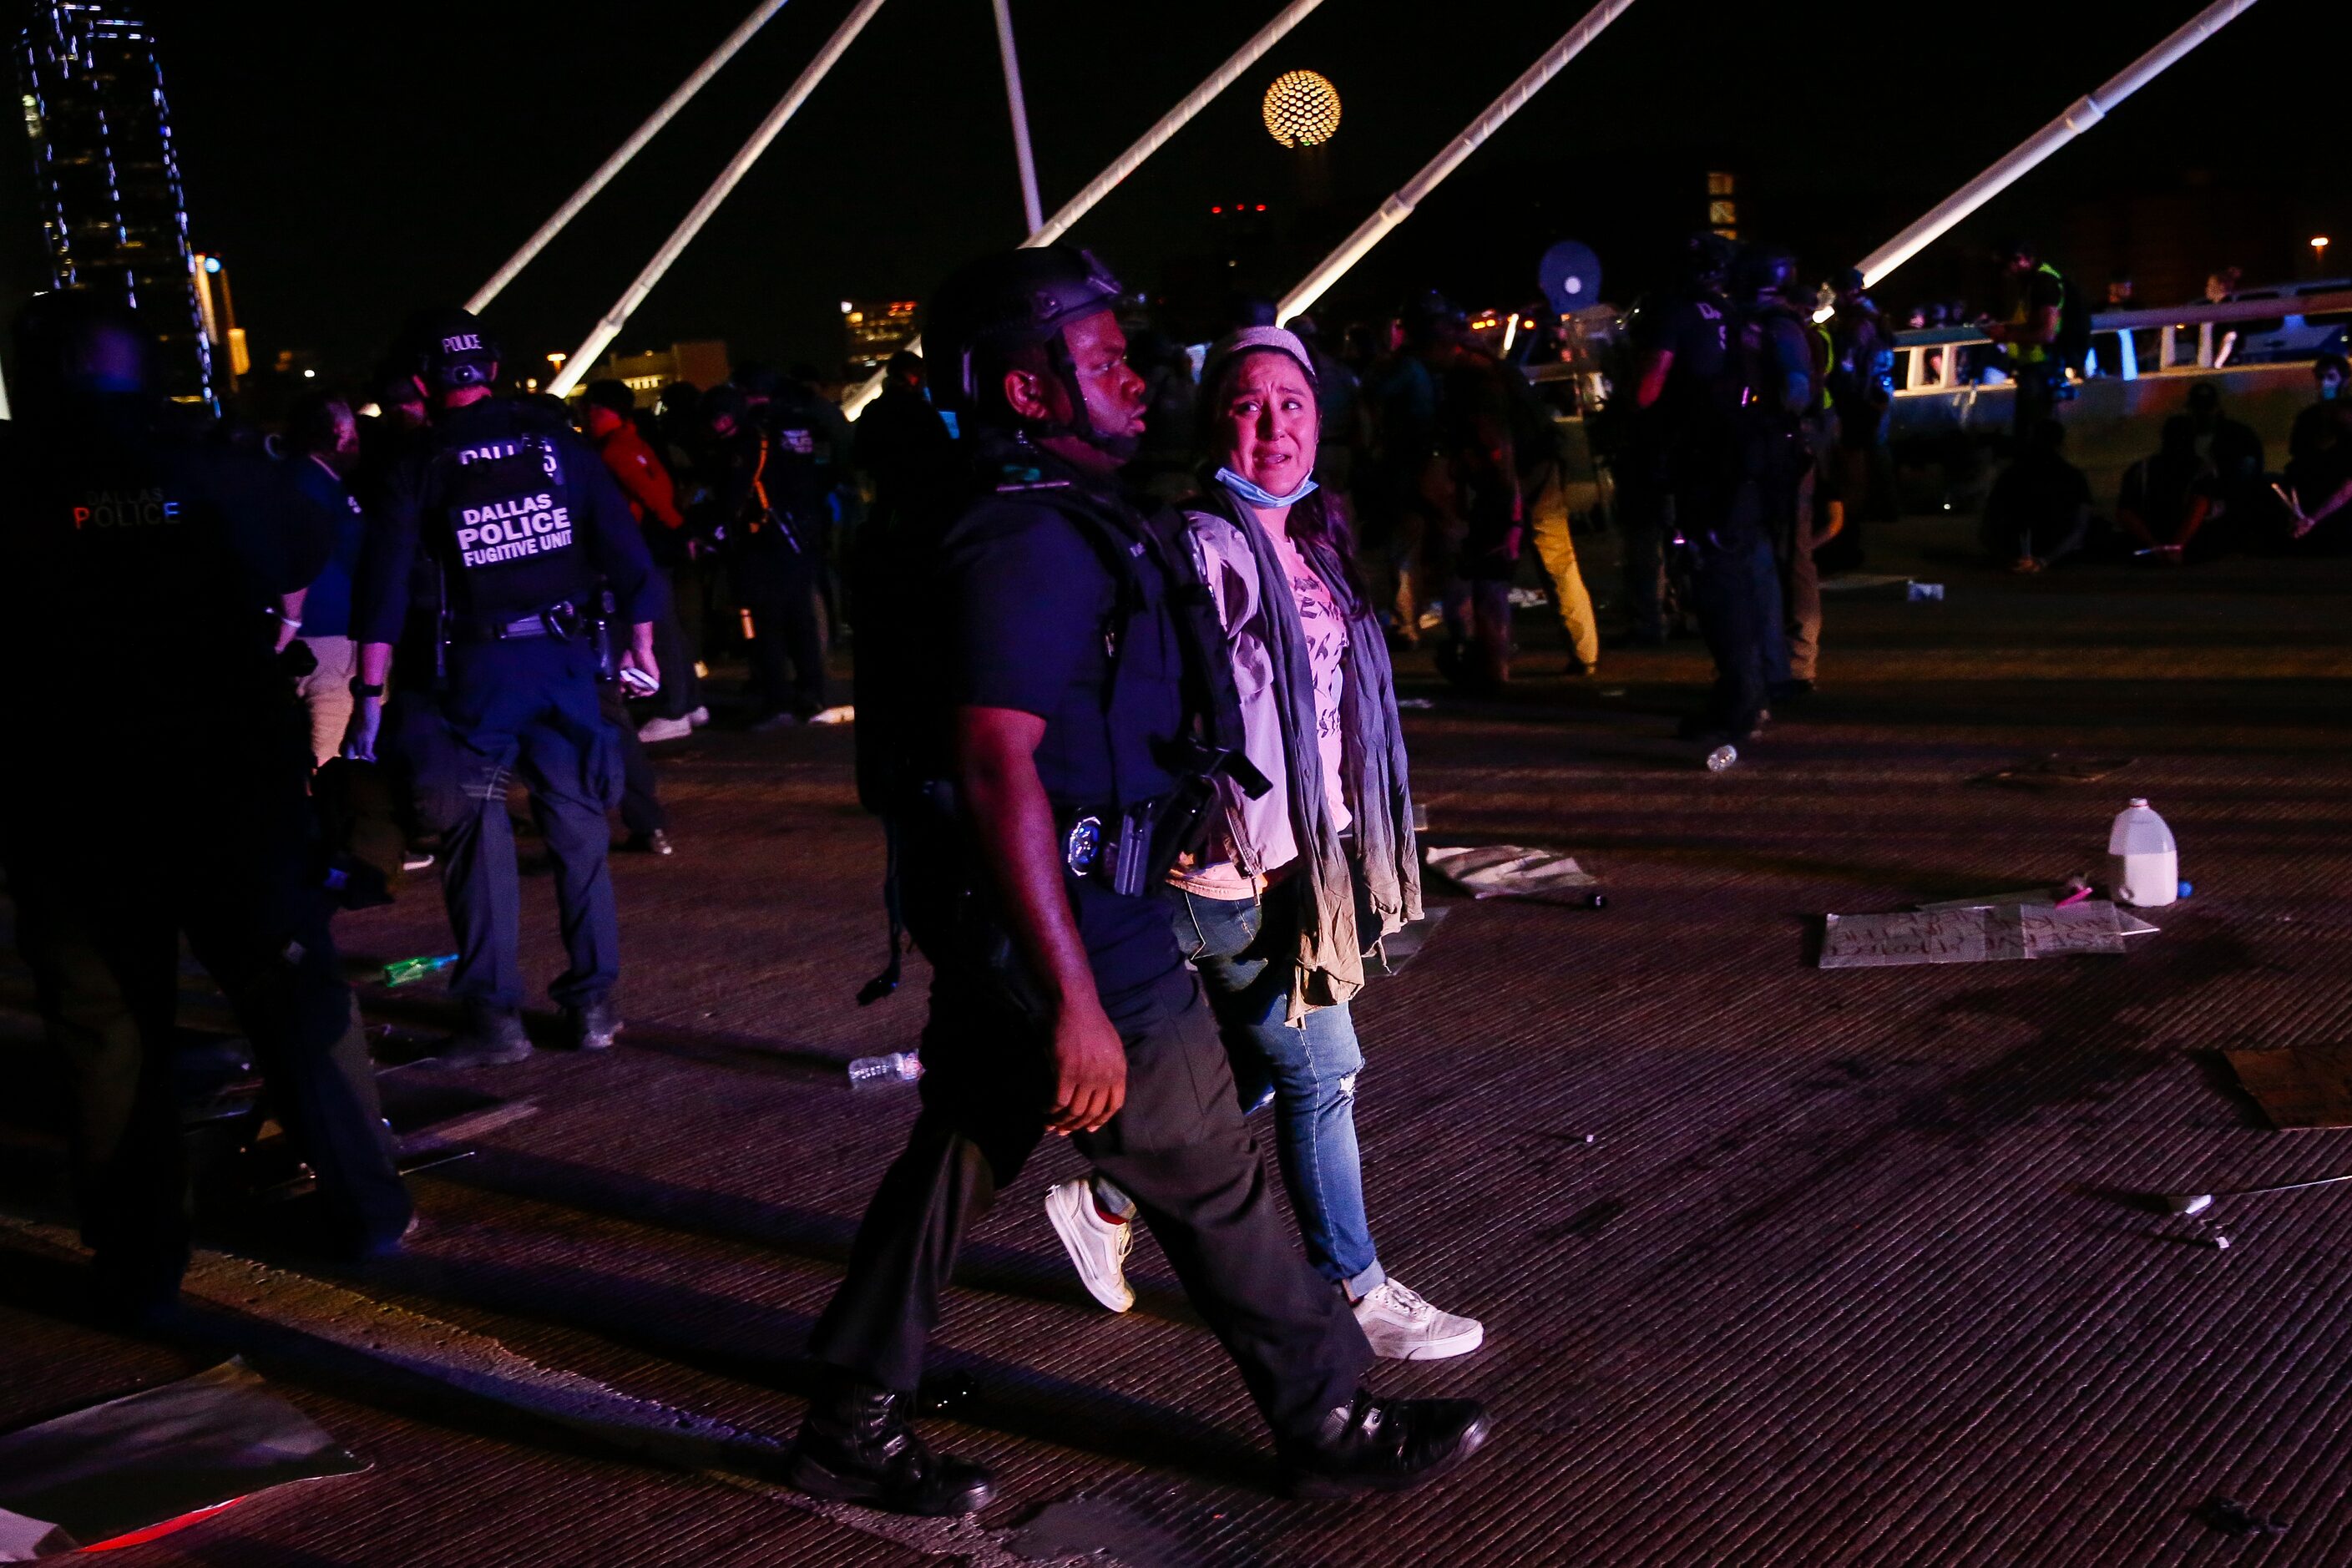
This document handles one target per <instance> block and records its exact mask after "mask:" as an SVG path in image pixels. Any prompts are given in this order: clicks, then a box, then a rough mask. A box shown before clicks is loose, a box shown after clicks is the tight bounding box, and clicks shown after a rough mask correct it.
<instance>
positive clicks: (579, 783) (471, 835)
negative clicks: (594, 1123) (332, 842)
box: [388, 637, 622, 1007]
mask: <svg viewBox="0 0 2352 1568" xmlns="http://www.w3.org/2000/svg"><path fill="white" fill-rule="evenodd" d="M394 709H395V712H394V716H393V719H392V720H391V721H390V724H389V726H388V727H389V728H390V729H391V731H392V732H393V734H394V737H395V739H394V744H395V745H396V746H397V747H398V748H399V749H400V752H401V753H402V755H403V757H404V760H405V761H406V762H407V763H408V765H409V767H410V769H411V770H412V772H413V773H414V775H415V780H416V793H417V806H418V810H419V812H420V813H421V815H422V816H424V818H425V823H426V824H427V826H431V827H434V828H436V829H437V830H438V831H439V832H440V834H441V844H442V854H443V857H444V859H443V865H442V872H441V889H442V894H443V896H444V897H445V898H446V900H447V901H448V906H449V926H450V929H451V931H453V932H455V933H456V936H457V968H456V969H455V970H454V971H452V972H451V975H450V981H449V989H450V991H451V992H452V993H453V994H456V995H458V996H462V997H465V998H467V1000H469V1001H478V1002H485V1003H488V1004H491V1005H497V1006H500V1007H519V1006H520V1005H522V999H523V979H522V967H521V963H520V959H519V957H518V956H517V951H516V949H517V943H518V942H519V940H520V929H521V911H520V903H521V892H520V881H519V879H518V877H517V875H516V870H515V851H514V827H513V825H512V824H511V823H510V822H509V819H508V817H507V804H506V803H507V786H508V784H509V782H510V781H511V780H512V779H513V778H514V777H515V776H516V775H517V774H518V773H520V776H521V778H522V780H523V783H524V784H527V785H528V786H529V787H530V806H531V815H532V817H533V818H534V819H535V820H536V821H537V822H538V824H539V829H540V832H541V835H542V836H543V837H545V838H546V840H547V848H548V853H549V854H550V856H551V857H552V858H553V859H554V862H555V905H556V910H557V913H558V917H559V918H560V920H561V921H562V927H563V948H564V952H565V953H566V954H567V955H568V956H569V957H570V959H571V966H570V967H569V968H568V969H566V970H565V971H564V973H562V975H561V976H560V977H558V979H557V980H556V982H555V984H553V985H552V986H551V987H550V991H551V994H553V996H554V998H555V1000H556V1001H557V1002H558V1003H559V1004H561V1005H564V1006H580V1005H585V1004H586V1003H589V1002H593V1001H595V1000H597V999H598V998H600V997H603V996H604V995H605V994H608V993H609V992H611V990H612V989H613V986H614V983H615V982H616V981H617V980H618V979H619V978H620V973H621V956H620V946H621V937H620V922H619V919H618V917H617V916H616V914H615V913H614V907H613V879H612V872H611V868H609V867H608V866H607V864H606V860H605V854H606V851H607V850H608V849H609V848H610V847H611V842H612V833H611V829H610V828H609V827H607V826H606V825H605V820H604V814H605V812H606V811H608V810H610V809H611V808H612V807H613V806H614V805H616V804H618V803H619V801H620V799H621V793H622V781H621V773H622V766H621V746H620V738H619V736H618V735H617V734H615V733H614V728H613V726H612V725H611V724H609V723H608V722H607V721H605V718H604V711H603V710H602V708H601V707H600V705H599V702H598V699H597V694H596V657H595V654H594V652H593V650H592V649H591V648H590V647H589V646H588V645H587V644H586V643H585V642H565V641H562V640H560V639H557V638H553V637H534V638H530V639H527V640H518V641H512V642H488V643H460V644H458V645H457V646H455V647H452V648H451V649H450V650H449V683H448V689H447V690H446V692H442V693H439V694H437V695H436V694H411V695H405V696H403V697H402V698H400V699H397V700H395V703H394Z"/></svg>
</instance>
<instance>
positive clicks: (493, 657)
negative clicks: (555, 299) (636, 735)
mask: <svg viewBox="0 0 2352 1568" xmlns="http://www.w3.org/2000/svg"><path fill="white" fill-rule="evenodd" d="M414 331H415V335H416V342H417V343H418V350H417V358H416V362H415V363H416V379H417V381H418V382H419V383H420V384H422V385H423V386H424V388H425V392H426V393H427V395H429V397H430V400H431V402H432V405H433V425H432V427H431V430H430V432H429V438H427V439H426V440H425V441H424V442H423V443H421V445H420V447H419V448H418V449H417V450H416V451H415V452H412V453H410V454H408V455H407V456H406V457H405V458H404V459H403V460H402V462H401V463H400V464H399V465H398V467H397V468H395V469H394V472H393V474H392V475H391V476H390V478H389V479H388V481H387V483H386V485H385V487H384V496H383V506H382V512H383V518H382V526H381V527H379V528H377V529H375V530H373V531H371V532H370V534H369V536H368V541H367V546H366V549H365V551H364V552H362V556H361V560H360V571H359V577H358V584H357V588H356V592H355V595H354V600H353V632H354V635H356V636H357V637H359V638H360V641H361V650H360V676H359V679H358V680H357V681H355V682H354V683H353V686H352V690H353V693H354V695H355V696H356V697H357V699H358V702H357V705H356V707H355V708H354V709H353V710H352V725H351V731H350V734H349V736H348V738H347V739H346V742H345V744H344V754H345V755H346V756H352V757H360V758H373V756H374V755H375V754H376V752H377V749H378V745H379V733H381V744H382V745H383V749H384V750H385V751H386V752H387V753H388V754H390V755H391V756H393V757H394V758H396V759H397V760H398V761H399V762H400V763H403V764H404V766H405V768H406V769H407V770H408V771H409V773H411V775H412V776H413V778H414V781H415V790H416V797H417V805H418V813H419V815H420V816H422V817H423V818H424V820H425V823H426V824H427V826H431V827H433V828H436V829H437V830H438V831H439V832H440V834H441V838H442V845H443V852H444V857H445V868H444V871H443V876H442V889H443V892H444V894H445V896H446V899H447V900H448V907H449V923H450V925H451V927H452V928H453V929H454V931H456V933H457V968H456V970H455V971H454V972H453V973H452V976H451V980H450V986H449V988H450V990H451V991H452V992H454V993H455V994H457V996H458V997H459V998H460V999H461V1000H462V1001H463V1003H464V1005H465V1009H466V1021H465V1026H464V1030H463V1033H462V1034H461V1035H460V1036H459V1037H458V1039H457V1041H456V1042H454V1045H453V1048H452V1049H450V1050H448V1051H446V1052H444V1053H443V1055H442V1057H441V1058H440V1059H441V1061H442V1062H443V1063H444V1064H445V1065H449V1066H481V1065H493V1064H498V1063H504V1062H512V1061H519V1060H520V1059H521V1058H523V1057H525V1056H527V1055H529V1054H530V1048H531V1047H530V1038H529V1037H528V1036H527V1035H525V1033H524V1032H523V1026H522V1016H521V1012H520V1008H521V1005H522V999H523V979H522V973H521V969H520V963H519V960H518V957H517V953H516V946H517V921H518V910H517V902H518V889H517V878H516V868H515V854H514V834H513V827H512V825H511V824H510V822H509V818H508V816H507V803H506V795H507V781H508V780H509V778H510V777H512V776H516V775H520V777H521V779H522V780H523V782H524V783H525V784H527V785H528V786H529V787H530V797H531V809H532V813H533V815H534V816H535V817H536V818H537V820H538V823H539V826H540V830H541V832H542V833H543V834H544V835H545V836H546V839H547V847H548V850H549V852H550V854H551V856H552V857H553V859H554V862H555V895H556V906H557V909H558V910H559V911H560V913H561V917H562V927H563V939H564V948H565V951H566V953H567V955H568V956H569V958H570V960H571V963H570V966H569V967H568V968H567V969H566V970H565V971H564V973H562V975H561V976H560V977H559V978H558V979H557V980H556V982H555V984H554V985H553V987H552V992H553V995H554V998H555V1000H556V1002H557V1003H558V1004H559V1005H562V1008H563V1010H564V1012H565V1015H566V1016H567V1018H568V1020H569V1023H570V1026H571V1031H572V1038H573V1040H574V1043H576V1044H577V1045H578V1046H580V1047H582V1048H583V1049H593V1048H598V1047H604V1046H609V1045H611V1044H612V1043H613V1037H614V1034H615V1033H617V1032H618V1030H619V1029H620V1026H621V1023H620V1015H619V1013H618V1011H617V1010H616V1009H615V1008H614V1003H613V995H612V994H613V987H614V983H615V982H616V981H617V980H618V979H619V976H620V952H619V948H620V933H619V928H618V921H617V920H616V918H615V916H614V907H613V883H612V877H611V873H610V871H609V869H608V868H607V866H606V864H605V857H606V852H607V850H608V848H609V847H610V838H609V834H608V830H607V828H606V826H605V819H604V814H605V812H606V811H607V810H609V809H610V808H611V807H612V806H613V805H615V804H616V803H617V802H618V801H619V799H620V796H621V790H622V762H621V752H620V737H619V735H618V734H617V733H616V732H615V731H614V729H613V727H612V725H611V724H610V722H609V721H607V720H606V719H605V718H604V714H603V713H602V712H601V711H600V709H599V705H598V700H597V690H596V681H597V677H598V673H599V669H600V665H601V664H602V662H603V661H604V657H607V656H609V651H610V647H611V644H612V643H613V642H617V641H619V640H621V638H622V636H623V635H625V640H626V645H627V646H626V647H625V651H621V652H620V653H619V654H618V655H617V658H618V662H619V664H620V666H621V667H622V668H635V669H638V670H641V671H643V672H644V674H645V676H646V679H647V681H648V682H649V683H651V684H658V683H659V680H660V671H659V668H658V666H657V665H656V661H655V658H654V651H653V637H654V623H655V621H656V618H657V617H658V616H659V614H660V610H661V605H662V595H663V591H664V590H663V586H662V583H661V579H660V577H659V575H658V574H656V572H655V571H654V568H653V563H652V561H651V559H650V558H649V557H648V556H647V554H646V546H645V541H644V540H643V538H642V537H640V536H639V534H638V532H637V529H636V524H635V521H634V520H633V519H632V518H631V516H630V513H629V505H628V501H627V499H626V498H625V496H623V495H622V493H621V490H620V488H619V487H618V486H617V485H615V484H614V481H613V478H612V475H611V474H610V473H609V472H607V471H606V469H605V468H604V463H603V462H602V461H601V460H600V459H599V458H597V456H596V453H595V451H594V449H593V448H592V447H589V446H588V445H587V443H586V442H584V441H583V440H582V439H581V438H580V437H578V436H577V435H576V434H574V433H573V431H572V427H571V426H570V424H569V423H568V422H567V421H566V420H565V419H564V418H563V416H562V415H560V414H557V413H554V412H553V411H551V410H542V409H541V408H538V407H536V406H532V405H527V404H523V403H520V402H518V401H515V400H513V399H510V398H505V397H499V396H497V395H494V394H493V392H492V385H493V384H494V383H495V382H496V380H497V377H498V368H499V367H498V360H499V351H498V345H497V343H496V342H494V341H493V340H492V339H491V338H490V337H489V335H488V333H487V332H486V331H484V330H483V329H482V326H481V324H480V323H479V322H478V321H476V320H475V319H474V318H473V317H472V316H471V315H469V314H468V313H467V312H466V311H463V310H451V311H447V312H446V313H440V314H436V315H434V316H432V317H429V318H427V319H425V320H423V321H419V322H418V323H416V325H415V329H414ZM608 599H609V600H610V602H611V603H612V605H613V606H614V612H615V614H616V616H617V625H615V626H614V628H613V633H612V635H610V636H609V637H608V636H607V634H605V633H604V628H603V626H602V625H601V617H602V615H603V613H604V612H603V606H604V603H605V602H606V601H607V600H608ZM623 627H625V628H626V630H625V634H622V632H621V628H623ZM395 646H397V647H399V649H400V663H399V669H398V675H399V681H400V684H399V690H398V692H397V693H396V694H395V695H394V698H393V700H392V703H391V705H390V707H389V708H388V709H387V708H386V707H385V706H384V695H385V691H384V688H385V681H386V679H387V676H388V675H389V674H390V673H391V671H392V668H393V652H394V647H395Z"/></svg>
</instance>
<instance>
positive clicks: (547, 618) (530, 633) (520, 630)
mask: <svg viewBox="0 0 2352 1568" xmlns="http://www.w3.org/2000/svg"><path fill="white" fill-rule="evenodd" d="M473 629H474V631H475V634H476V637H478V640H480V641H483V642H517V641H520V640H522V639H524V638H528V637H562V638H563V639H565V640H567V641H568V640H570V639H571V638H572V637H579V636H580V635H581V634H582V633H583V632H585V631H586V630H587V629H588V623H587V618H586V617H585V616H583V615H582V614H581V613H580V609H579V606H577V605H573V604H572V602H571V601H570V600H568V599H567V600H565V601H564V602H563V603H562V604H560V605H549V606H548V607H547V608H546V609H543V610H541V611H539V612H537V613H536V614H533V615H528V616H519V617H517V618H516V619H514V620H511V621H477V622H475V623H474V628H473Z"/></svg>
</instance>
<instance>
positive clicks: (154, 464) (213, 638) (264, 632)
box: [0, 421, 335, 782]
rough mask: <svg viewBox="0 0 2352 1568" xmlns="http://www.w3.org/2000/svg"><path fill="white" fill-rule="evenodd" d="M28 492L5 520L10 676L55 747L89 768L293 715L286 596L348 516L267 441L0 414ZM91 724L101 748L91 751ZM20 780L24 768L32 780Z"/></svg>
mask: <svg viewBox="0 0 2352 1568" xmlns="http://www.w3.org/2000/svg"><path fill="white" fill-rule="evenodd" d="M0 466H5V468H6V470H7V471H8V472H9V473H10V474H11V475H13V476H15V479H14V483H15V486H16V496H17V499H18V505H17V507H16V508H15V509H13V510H12V515H11V521H10V525H9V526H8V527H7V528H5V529H4V530H0V581H5V582H6V583H8V584H11V586H12V590H13V594H12V605H11V620H12V627H11V630H12V632H13V634H14V635H13V637H12V638H11V643H12V647H14V649H15V657H16V660H17V665H16V668H15V669H14V670H13V671H12V672H11V679H10V681H9V688H10V689H11V691H12V692H13V693H15V694H16V695H15V697H14V698H13V700H14V701H15V702H16V704H18V705H20V706H21V705H25V704H28V703H29V704H31V705H33V706H35V707H36V708H37V711H38V712H39V714H40V716H41V717H40V729H41V733H42V736H43V749H44V751H45V752H47V754H48V755H51V756H53V757H56V758H58V759H59V760H60V761H61V762H63V763H70V764H71V765H72V766H74V767H76V768H93V767H100V766H103V765H105V764H106V763H107V762H108V761H109V759H110V758H113V757H120V756H123V755H127V752H126V751H125V748H126V747H128V748H130V749H131V750H136V751H138V752H142V753H144V754H145V755H147V756H149V757H151V758H154V759H156V760H158V761H161V762H162V763H165V764H167V765H169V764H171V763H174V762H183V763H184V762H185V761H187V759H188V756H189V755H190V752H188V750H187V745H188V743H189V742H190V739H191V738H199V739H200V743H201V744H202V746H204V747H205V748H207V750H206V751H205V752H201V753H196V754H215V753H214V752H212V751H211V750H210V749H211V748H224V747H225V748H228V749H229V750H230V751H232V752H233V751H236V749H237V748H239V747H242V746H247V745H249V744H251V738H252V737H254V736H256V735H257V734H260V733H263V732H265V731H268V732H273V733H274V730H275V727H276V726H278V725H279V724H280V722H281V721H282V720H283V718H284V716H285V715H286V713H287V712H288V703H289V687H288V684H287V682H286V680H285V679H284V677H283V676H282V675H281V674H280V673H279V672H278V666H277V663H276V660H275V658H274V657H273V650H274V648H275V645H276V640H277V639H276V632H277V626H278V623H277V621H276V620H275V619H274V618H273V617H272V616H271V613H270V612H271V611H272V610H273V609H275V608H276V606H277V604H278V598H279V596H280V595H285V594H289V593H291V592H293V591H294V590H296V589H298V588H301V587H305V586H307V585H308V584H310V581H311V579H312V578H313V577H315V576H316V575H317V574H318V572H319V569H320V567H321V566H323V565H324V564H325V563H326V561H327V557H328V552H329V551H330V550H331V548H332V544H333V539H334V522H335V520H334V518H333V516H332V515H331V513H329V512H327V511H326V510H323V509H321V508H320V507H318V506H317V505H315V504H314V503H313V502H312V501H311V500H310V499H309V498H307V497H306V496H304V495H303V494H302V493H301V491H300V490H299V489H297V488H296V487H295V486H294V485H293V484H292V483H291V482H289V479H288V477H287V473H286V471H285V470H284V469H283V468H281V467H280V466H279V465H278V464H274V463H272V462H270V461H269V460H268V458H264V457H262V456H260V455H259V454H258V453H253V452H246V451H240V450H237V449H235V448H232V447H228V446H226V445H225V444H223V443H220V442H217V441H215V440H212V439H210V438H208V437H205V436H202V435H195V434H182V433H178V432H168V433H167V432H163V431H159V430H151V429H147V428H143V427H139V426H132V427H130V428H127V429H124V430H121V431H120V432H116V433H111V434H110V433H107V432H104V431H100V430H94V429H83V430H70V431H69V430H55V429H45V428H36V427H33V426H29V425H28V424H27V422H26V421H16V422H13V423H7V424H0ZM85 731H89V732H91V733H93V734H100V735H103V736H104V737H105V738H106V739H105V743H104V745H103V748H102V751H100V752H87V751H83V750H81V749H79V748H80V744H81V742H80V739H79V738H80V737H81V736H82V735H83V733H84V732H85ZM20 782H21V781H20Z"/></svg>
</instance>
